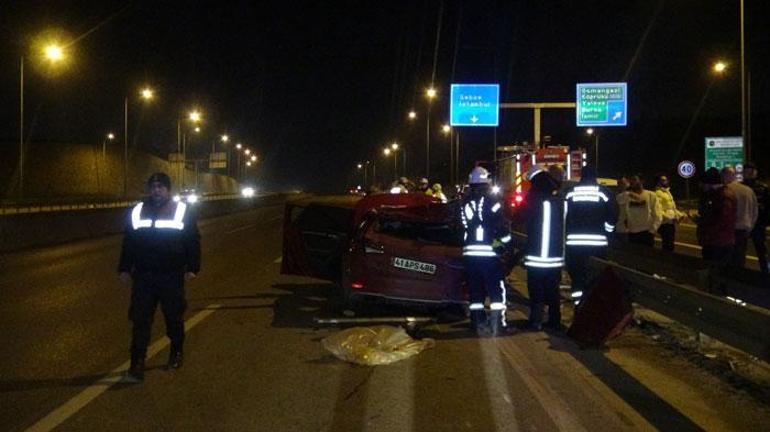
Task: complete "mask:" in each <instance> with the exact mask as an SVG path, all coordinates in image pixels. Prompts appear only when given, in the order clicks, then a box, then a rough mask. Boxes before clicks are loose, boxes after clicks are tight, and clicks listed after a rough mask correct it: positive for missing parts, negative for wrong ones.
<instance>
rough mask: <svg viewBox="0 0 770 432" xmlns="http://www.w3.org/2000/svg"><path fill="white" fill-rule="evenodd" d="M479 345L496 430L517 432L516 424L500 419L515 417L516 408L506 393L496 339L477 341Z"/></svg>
mask: <svg viewBox="0 0 770 432" xmlns="http://www.w3.org/2000/svg"><path fill="white" fill-rule="evenodd" d="M479 345H481V356H480V357H481V363H482V366H483V368H484V381H486V384H487V391H488V392H489V403H490V405H491V406H490V409H491V410H492V417H493V420H494V422H495V428H496V429H497V430H506V431H518V430H519V428H518V424H516V422H515V421H514V422H509V421H507V420H509V419H502V418H500V417H501V415H502V413H506V412H509V413H512V414H513V416H514V418H515V416H516V407H515V406H514V405H513V403H512V398H511V395H510V394H509V392H508V389H510V385H509V383H508V380H507V377H506V375H505V370H504V368H503V365H502V360H501V359H500V357H501V356H500V355H499V350H498V349H497V347H496V346H495V345H497V340H496V339H483V338H481V339H479Z"/></svg>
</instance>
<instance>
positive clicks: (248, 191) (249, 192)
mask: <svg viewBox="0 0 770 432" xmlns="http://www.w3.org/2000/svg"><path fill="white" fill-rule="evenodd" d="M241 195H243V197H244V198H251V197H253V196H254V188H252V187H245V188H243V189H241Z"/></svg>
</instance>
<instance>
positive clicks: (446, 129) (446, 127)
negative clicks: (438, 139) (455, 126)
mask: <svg viewBox="0 0 770 432" xmlns="http://www.w3.org/2000/svg"><path fill="white" fill-rule="evenodd" d="M451 131H452V127H451V126H449V125H448V124H445V125H444V126H441V132H443V133H444V134H445V135H449V132H451Z"/></svg>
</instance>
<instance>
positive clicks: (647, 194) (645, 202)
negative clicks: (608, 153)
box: [619, 175, 661, 247]
mask: <svg viewBox="0 0 770 432" xmlns="http://www.w3.org/2000/svg"><path fill="white" fill-rule="evenodd" d="M659 206H660V204H659V203H658V198H657V197H656V196H655V193H654V192H652V191H649V190H646V189H644V185H643V183H642V178H641V177H640V176H639V175H635V176H631V177H630V178H629V188H628V199H627V200H626V203H625V204H624V205H623V207H624V209H623V211H621V212H620V213H621V214H623V215H624V217H625V221H620V222H619V224H620V223H623V222H625V226H626V232H628V242H629V243H636V244H641V245H645V246H650V247H653V246H654V245H655V232H657V231H658V227H660V222H661V218H660V214H661V211H660V210H659V208H658V207H659Z"/></svg>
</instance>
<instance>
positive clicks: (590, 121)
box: [575, 83, 628, 127]
mask: <svg viewBox="0 0 770 432" xmlns="http://www.w3.org/2000/svg"><path fill="white" fill-rule="evenodd" d="M575 104H576V106H575V108H576V109H575V116H576V120H577V125H578V126H580V127H587V126H592V127H597V126H626V125H627V123H628V122H627V120H626V114H627V112H628V88H627V86H626V83H585V84H578V85H577V94H576V98H575Z"/></svg>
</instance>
